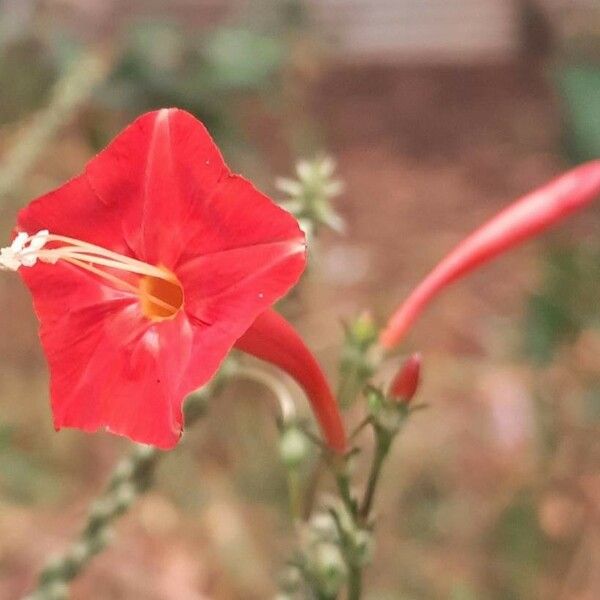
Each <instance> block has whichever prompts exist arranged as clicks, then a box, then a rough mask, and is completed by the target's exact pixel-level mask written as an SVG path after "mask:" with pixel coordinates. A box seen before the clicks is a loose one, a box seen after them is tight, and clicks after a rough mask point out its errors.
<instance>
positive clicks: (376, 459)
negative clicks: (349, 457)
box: [359, 429, 391, 520]
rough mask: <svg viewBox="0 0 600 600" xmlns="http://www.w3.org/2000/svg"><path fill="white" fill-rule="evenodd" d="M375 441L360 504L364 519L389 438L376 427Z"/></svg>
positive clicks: (360, 511) (387, 449)
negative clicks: (373, 452) (369, 469)
mask: <svg viewBox="0 0 600 600" xmlns="http://www.w3.org/2000/svg"><path fill="white" fill-rule="evenodd" d="M376 435H377V442H376V445H375V454H374V456H373V462H372V463H371V471H370V473H369V479H368V481H367V487H366V489H365V495H364V498H363V501H362V504H361V506H360V510H359V516H360V517H361V519H363V520H365V519H367V518H368V517H369V515H370V514H371V509H372V507H373V500H374V498H375V491H376V490H377V484H378V483H379V478H380V476H381V468H382V467H383V463H384V461H385V458H386V456H387V454H388V452H389V449H390V442H391V439H390V437H389V435H388V434H387V433H386V432H384V431H382V430H377V429H376Z"/></svg>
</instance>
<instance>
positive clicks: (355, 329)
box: [349, 310, 377, 348]
mask: <svg viewBox="0 0 600 600" xmlns="http://www.w3.org/2000/svg"><path fill="white" fill-rule="evenodd" d="M349 334H350V339H351V341H352V342H353V343H354V344H356V345H357V346H359V347H360V348H368V347H369V346H370V345H371V344H372V343H373V342H374V341H375V340H376V339H377V326H376V325H375V320H374V319H373V315H372V314H371V313H370V312H369V311H368V310H365V311H364V312H362V313H361V314H360V315H358V317H357V318H356V319H355V320H354V321H353V322H352V323H350V326H349Z"/></svg>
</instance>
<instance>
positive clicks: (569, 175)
mask: <svg viewBox="0 0 600 600" xmlns="http://www.w3.org/2000/svg"><path fill="white" fill-rule="evenodd" d="M599 194H600V160H594V161H591V162H588V163H586V164H584V165H581V166H579V167H577V168H575V169H572V170H571V171H567V172H566V173H564V174H563V175H561V176H559V177H557V178H556V179H554V180H553V181H551V182H550V183H548V184H546V185H545V186H543V187H541V188H539V189H537V190H535V191H533V192H531V193H530V194H527V195H526V196H523V197H522V198H520V199H518V200H517V201H516V202H514V203H513V204H511V205H510V206H508V207H507V208H506V209H504V210H503V211H501V212H500V213H499V214H497V215H496V216H495V217H493V218H492V219H490V220H489V221H488V222H487V223H485V224H484V225H482V226H481V227H479V228H478V229H477V230H476V231H475V232H473V233H472V234H471V235H470V236H469V237H467V238H466V239H465V240H464V241H462V242H461V243H460V244H459V245H458V246H456V247H455V248H454V250H452V251H451V252H450V253H449V254H448V255H447V256H446V257H445V258H443V259H442V261H441V262H440V263H438V265H437V266H436V267H435V268H434V269H433V271H431V272H430V273H429V275H427V277H425V279H424V280H423V281H422V282H421V283H420V284H419V285H418V286H417V287H416V288H415V289H414V291H413V292H412V293H411V294H410V296H409V297H408V298H407V300H406V301H405V302H404V303H403V304H402V305H401V306H400V307H399V308H398V310H397V311H396V312H395V313H394V314H393V315H392V317H391V319H390V320H389V322H388V323H387V325H386V327H385V329H384V331H383V332H382V334H381V337H380V342H381V344H382V346H384V347H385V348H388V349H390V348H393V347H394V346H396V345H398V344H399V343H400V342H401V341H402V339H403V338H404V336H405V335H406V333H407V331H408V330H409V329H410V327H411V326H412V324H413V323H414V322H415V321H416V320H417V318H418V317H419V315H420V314H421V313H422V312H423V310H424V309H425V307H426V306H427V305H428V304H429V302H431V300H432V299H433V298H435V296H437V295H438V294H439V292H440V291H441V290H443V289H444V288H445V287H446V286H447V285H449V284H450V283H452V282H453V281H455V280H457V279H459V278H460V277H462V276H463V275H466V274H467V273H469V272H471V271H473V270H474V269H476V268H477V267H479V266H480V265H482V264H484V263H486V262H487V261H489V260H491V259H493V258H495V257H496V256H498V255H499V254H502V253H503V252H505V251H506V250H510V249H511V248H513V247H514V246H516V245H517V244H519V243H521V242H523V241H525V240H527V239H529V238H531V237H534V236H535V235H537V234H538V233H541V232H542V231H544V230H545V229H547V228H548V227H550V226H552V225H554V224H555V223H557V222H558V221H560V220H562V219H563V218H565V217H567V216H568V215H570V214H571V213H572V212H575V211H576V210H578V209H580V208H583V207H585V206H587V204H589V203H590V202H591V201H592V200H594V199H595V198H596V197H597V196H598V195H599Z"/></svg>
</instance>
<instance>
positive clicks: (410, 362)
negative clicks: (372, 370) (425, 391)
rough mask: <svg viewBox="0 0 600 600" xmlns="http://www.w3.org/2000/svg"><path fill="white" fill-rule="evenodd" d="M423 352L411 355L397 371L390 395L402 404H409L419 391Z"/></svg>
mask: <svg viewBox="0 0 600 600" xmlns="http://www.w3.org/2000/svg"><path fill="white" fill-rule="evenodd" d="M421 364H422V359H421V354H420V353H419V352H416V353H415V354H413V355H411V356H409V357H408V358H407V359H406V360H405V361H404V363H402V365H401V367H400V369H399V370H398V372H397V373H396V376H395V377H394V379H392V383H391V384H390V389H389V392H388V395H389V396H390V397H391V398H393V399H394V400H396V401H397V402H399V403H401V404H408V403H409V402H410V401H411V400H412V399H413V397H414V395H415V394H416V393H417V390H418V389H419V383H420V382H421Z"/></svg>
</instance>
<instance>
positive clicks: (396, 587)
mask: <svg viewBox="0 0 600 600" xmlns="http://www.w3.org/2000/svg"><path fill="white" fill-rule="evenodd" d="M165 106H178V107H181V108H185V109H187V110H189V111H191V112H193V113H194V114H195V115H196V116H197V117H199V118H200V119H202V120H203V121H204V122H205V123H206V124H207V126H208V128H209V129H210V131H211V132H212V133H213V135H214V136H215V137H216V139H217V141H218V143H219V144H220V146H221V148H222V149H223V152H224V154H225V156H226V159H227V160H228V162H229V163H230V164H231V166H232V167H233V168H234V169H235V170H238V171H241V172H243V173H244V174H245V175H247V176H249V177H250V178H252V179H253V180H255V181H256V182H257V183H258V184H259V185H260V186H261V187H262V188H263V189H265V190H266V191H267V192H269V193H271V194H272V195H273V197H276V198H279V197H280V196H281V193H279V192H278V191H277V190H276V189H275V186H274V181H275V177H276V176H280V175H284V176H289V175H290V174H292V173H293V168H294V163H295V161H296V159H298V158H300V157H308V158H310V157H312V156H315V155H317V154H319V153H322V152H327V153H329V154H331V155H332V156H333V157H335V159H336V160H337V163H338V176H339V177H340V178H341V179H343V180H344V181H345V182H346V189H345V192H344V194H343V195H342V196H341V197H340V198H339V199H338V201H337V204H336V207H337V209H338V211H339V213H340V214H341V216H342V217H343V219H344V220H345V222H346V232H345V234H344V235H341V236H340V235H337V234H333V233H326V234H325V235H324V236H322V237H321V238H320V239H319V240H318V243H317V244H315V248H314V252H313V255H312V259H311V268H310V271H309V272H308V273H307V275H306V276H305V279H304V281H303V284H302V288H301V290H300V292H299V295H298V297H297V298H295V299H294V304H293V312H294V315H295V318H296V322H297V324H298V327H299V328H300V330H301V331H302V332H303V334H304V335H305V337H306V339H307V342H308V344H309V345H310V346H311V347H312V348H313V349H314V350H315V352H316V353H317V354H318V356H319V358H320V359H321V360H322V361H323V363H324V364H325V365H326V367H327V369H328V371H329V372H330V373H331V374H332V378H335V373H336V364H337V361H338V358H339V348H340V343H341V340H342V327H341V325H340V323H341V319H343V318H346V319H348V318H352V317H353V316H356V315H357V314H358V313H359V312H360V311H362V310H363V309H365V308H369V309H372V310H373V311H374V314H375V315H376V316H377V318H378V319H379V320H380V321H383V319H384V318H385V317H386V316H387V315H388V314H389V313H390V311H391V310H392V309H393V308H394V306H395V305H396V304H397V303H398V302H399V301H400V300H401V299H403V298H404V297H405V295H406V294H407V293H408V291H409V290H410V288H411V287H412V286H413V285H414V284H415V283H416V282H417V281H418V280H419V278H420V277H421V276H423V275H424V274H425V273H426V272H427V270H428V269H429V268H430V267H431V266H432V265H433V264H434V263H435V262H436V261H437V260H438V259H439V258H440V257H441V256H442V255H443V254H444V253H445V252H446V251H447V250H448V249H449V248H450V247H452V246H453V245H454V243H456V242H457V241H458V240H459V239H460V238H462V237H463V236H464V235H465V234H466V233H468V232H469V231H470V230H471V229H472V228H473V227H474V226H476V225H477V224H479V223H480V222H481V221H482V220H483V219H485V218H486V217H487V216H490V215H492V214H493V213H495V212H496V211H497V210H498V209H499V208H500V207H502V206H504V205H505V204H506V203H507V202H509V201H510V200H511V199H513V198H514V197H516V196H517V195H519V194H521V193H523V192H525V191H528V190H530V189H531V188H533V187H535V186H537V185H539V184H541V183H543V182H544V181H546V180H547V179H549V178H550V177H551V176H553V175H554V174H556V173H558V172H560V171H561V170H563V169H565V168H567V167H568V166H569V165H570V164H574V163H577V162H580V161H583V160H586V159H590V158H594V157H598V156H600V6H599V4H598V2H597V0H521V1H517V0H515V1H509V0H306V1H302V0H163V1H158V0H39V1H35V0H2V1H0V224H1V227H2V236H3V238H4V239H8V236H9V232H10V228H11V227H12V225H13V223H14V220H15V213H16V210H17V209H18V208H19V207H20V206H22V205H24V204H25V203H26V202H28V201H29V200H30V199H31V198H33V197H35V196H36V195H39V194H41V193H43V192H45V191H47V190H49V189H51V188H53V187H55V186H57V185H60V184H61V183H63V182H64V181H65V180H66V179H68V178H69V177H71V176H73V175H74V174H76V173H78V172H79V171H80V169H81V168H82V166H83V165H84V164H85V162H86V161H87V160H88V159H89V158H90V157H91V156H92V155H93V154H94V153H95V152H96V151H98V150H99V149H100V148H101V147H102V146H103V145H104V144H106V142H107V141H108V140H110V138H111V137H112V136H114V135H115V134H116V133H117V132H118V131H119V130H120V129H121V128H122V127H123V126H124V125H125V124H127V123H128V122H129V121H130V120H132V119H133V118H134V117H135V116H137V115H139V114H140V113H142V112H144V111H146V110H149V109H154V108H159V107H165ZM599 211H600V208H599V207H598V206H596V207H595V208H594V207H593V208H592V209H591V210H589V211H587V212H586V213H585V214H583V215H580V216H577V217H575V218H573V219H571V220H570V221H569V222H568V223H567V224H566V225H565V226H563V227H562V228H561V229H560V231H557V232H554V233H552V234H551V235H548V236H546V237H545V238H544V239H543V240H541V241H536V242H534V243H530V244H528V245H527V246H526V247H525V248H523V249H520V250H518V251H517V252H515V253H513V254H511V255H510V256H508V257H506V258H502V259H501V260H499V261H497V262H496V263H494V264H493V265H491V266H490V267H488V268H487V269H485V270H484V271H482V272H481V273H480V274H476V275H474V276H472V277H471V278H470V279H468V280H466V281H464V282H462V283H460V284H459V285H457V286H456V287H455V288H454V289H452V290H451V291H448V292H447V293H446V294H445V296H444V297H443V298H442V299H440V300H439V301H438V302H437V303H436V304H435V306H434V307H432V308H431V309H430V310H429V311H428V313H427V315H426V316H425V318H423V319H422V321H421V322H420V323H419V324H418V326H417V327H416V329H415V330H414V332H413V333H412V335H411V336H410V338H409V340H408V342H407V343H406V346H405V348H404V350H405V351H409V350H421V351H422V352H423V353H424V356H425V379H424V387H423V389H422V392H421V399H423V400H426V401H427V402H428V403H429V404H430V408H429V410H427V411H424V412H423V413H420V414H419V415H418V417H415V418H414V419H413V420H412V421H411V423H410V425H409V427H408V429H407V431H406V432H405V434H404V435H403V436H402V438H401V440H400V443H399V444H398V445H397V446H396V447H395V450H394V456H393V457H392V459H391V461H390V464H388V465H387V470H386V473H385V477H384V481H383V484H382V486H381V487H382V489H381V490H380V492H381V493H380V496H379V498H378V514H379V525H378V527H379V529H378V535H377V540H378V545H377V550H376V554H375V560H374V566H373V567H372V568H371V569H370V570H369V573H368V586H367V587H368V589H369V590H370V591H369V593H368V594H367V596H366V597H367V598H369V599H372V600H374V599H377V600H388V599H389V600H396V599H398V600H433V599H442V598H443V599H451V600H477V599H486V600H487V599H489V600H512V599H534V598H544V599H576V600H592V599H597V598H599V597H600V445H599V439H600V437H599V435H598V434H599V432H600V300H599V298H600V237H599V236H598V227H599V225H600V212H599ZM0 307H1V309H0V332H1V333H0V356H1V360H0V598H2V599H5V598H6V599H12V598H19V597H20V596H21V595H22V594H23V593H25V591H26V590H28V589H30V587H31V586H32V584H33V582H34V580H35V576H36V574H37V573H38V572H39V570H40V568H41V567H42V565H43V564H44V563H45V561H46V560H47V558H48V557H49V556H51V555H52V554H53V553H57V552H60V551H61V550H62V549H64V548H65V546H66V545H67V543H68V542H69V540H71V539H72V538H73V536H74V535H75V534H76V533H77V531H78V528H79V527H80V523H81V520H82V519H83V517H84V516H85V511H86V506H87V504H88V503H89V502H90V500H91V499H92V498H93V497H94V496H95V495H96V494H98V492H99V491H100V490H101V489H102V486H103V484H104V482H105V480H106V478H107V477H108V474H109V473H110V470H111V468H112V466H113V465H114V464H115V462H116V461H117V459H118V457H119V456H120V455H122V454H123V452H125V451H126V449H127V448H128V447H129V444H128V443H127V442H126V441H124V440H121V439H117V438H115V437H111V436H109V435H107V434H103V433H100V434H97V435H94V436H89V435H86V434H84V433H81V432H78V431H70V430H66V431H63V432H61V433H60V434H55V433H54V431H53V429H52V424H51V416H50V410H49V406H48V399H47V372H46V368H45V364H44V360H43V357H42V354H41V350H40V346H39V343H38V340H37V333H36V327H37V325H36V322H35V318H34V315H33V312H32V310H31V307H30V300H29V298H28V295H27V293H26V292H25V291H24V289H23V286H22V285H21V284H20V281H19V280H18V278H17V277H11V276H10V275H6V274H5V275H4V276H3V277H1V278H0ZM390 368H393V365H391V366H390ZM263 397H264V392H262V391H261V389H260V388H259V387H257V386H254V385H252V384H244V385H242V384H236V385H235V386H232V387H231V388H230V389H229V391H228V392H227V393H226V394H225V395H224V396H223V397H222V398H220V399H219V401H218V402H215V403H214V404H213V405H212V406H210V410H209V414H208V416H207V418H206V419H204V420H203V421H202V422H201V423H200V424H199V425H197V426H196V427H195V428H194V429H193V430H191V431H189V432H188V433H187V434H186V438H185V444H183V445H181V446H180V447H179V448H178V449H177V450H176V451H174V452H172V453H171V454H169V455H168V456H167V457H165V459H164V460H163V461H162V463H161V466H160V469H159V473H158V482H157V485H156V486H155V487H154V488H153V490H152V491H151V492H150V493H149V494H147V495H146V496H145V497H143V498H142V499H141V500H140V501H139V502H138V503H137V504H136V506H135V507H134V508H133V509H132V511H131V512H130V513H129V514H128V515H127V516H126V517H125V518H124V519H122V520H121V521H120V522H119V525H118V527H117V537H116V540H115V542H114V543H113V545H111V546H110V547H109V549H108V550H107V551H105V552H104V553H103V554H101V555H100V556H99V557H98V558H96V559H95V560H94V562H93V563H92V564H91V566H90V567H89V569H88V570H87V571H86V572H85V573H84V575H83V576H82V577H81V578H79V579H78V580H77V581H76V582H75V583H74V585H73V598H75V599H88V598H90V599H96V598H98V599H107V600H112V599H115V600H116V599H126V600H131V599H142V598H143V599H148V600H175V599H177V600H182V599H184V600H188V599H189V600H194V599H209V598H211V599H212V598H214V599H218V600H221V599H237V598H240V599H242V598H243V599H250V600H252V599H263V598H268V597H271V595H272V594H273V593H274V591H275V587H274V583H273V582H274V581H276V576H277V573H278V572H279V570H280V569H281V567H282V566H283V564H284V560H285V557H286V556H288V554H289V552H290V550H291V540H292V538H293V527H292V524H291V521H290V518H289V515H288V509H287V499H286V487H285V477H284V471H283V468H282V466H281V464H280V460H279V457H278V454H277V451H276V448H277V430H276V428H275V427H274V425H273V416H272V413H271V412H270V410H269V407H268V405H267V403H265V402H262V401H261V398H263ZM356 410H357V413H358V412H360V407H357V408H356ZM357 468H358V469H360V468H362V466H361V465H360V464H359V465H358V466H357Z"/></svg>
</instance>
